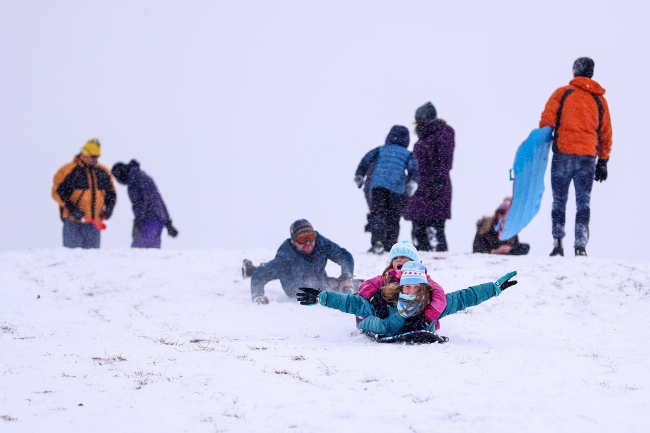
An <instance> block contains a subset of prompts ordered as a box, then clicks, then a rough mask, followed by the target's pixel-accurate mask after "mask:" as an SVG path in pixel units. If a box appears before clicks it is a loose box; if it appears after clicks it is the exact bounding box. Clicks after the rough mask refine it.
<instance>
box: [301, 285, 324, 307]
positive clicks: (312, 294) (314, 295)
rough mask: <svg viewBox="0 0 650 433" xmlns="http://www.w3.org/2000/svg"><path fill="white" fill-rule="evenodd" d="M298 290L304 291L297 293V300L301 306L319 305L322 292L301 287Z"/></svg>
mask: <svg viewBox="0 0 650 433" xmlns="http://www.w3.org/2000/svg"><path fill="white" fill-rule="evenodd" d="M298 290H302V292H298V293H296V299H297V300H298V302H300V305H315V304H318V295H320V294H321V292H322V290H320V289H312V288H309V287H300V288H299V289H298Z"/></svg>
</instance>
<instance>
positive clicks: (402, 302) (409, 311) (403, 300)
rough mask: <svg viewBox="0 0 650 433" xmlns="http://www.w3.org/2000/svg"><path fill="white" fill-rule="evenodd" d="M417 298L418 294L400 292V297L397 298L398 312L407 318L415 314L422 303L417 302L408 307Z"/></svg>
mask: <svg viewBox="0 0 650 433" xmlns="http://www.w3.org/2000/svg"><path fill="white" fill-rule="evenodd" d="M416 299H417V296H416V295H405V294H404V293H400V294H399V298H398V299H397V312H398V313H399V315H400V316H402V317H404V318H405V319H406V318H409V317H411V316H414V315H415V313H416V312H417V311H418V310H419V309H420V304H419V303H415V304H413V305H411V306H410V307H408V305H409V304H410V303H411V302H413V301H414V300H416Z"/></svg>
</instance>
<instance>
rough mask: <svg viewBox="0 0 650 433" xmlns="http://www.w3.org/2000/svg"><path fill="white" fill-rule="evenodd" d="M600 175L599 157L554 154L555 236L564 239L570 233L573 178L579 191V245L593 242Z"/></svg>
mask: <svg viewBox="0 0 650 433" xmlns="http://www.w3.org/2000/svg"><path fill="white" fill-rule="evenodd" d="M595 174H596V157H595V156H581V155H567V154H564V153H555V154H553V162H552V163H551V187H552V189H553V209H552V211H551V219H552V220H553V229H552V230H553V237H554V238H563V237H564V236H565V235H566V233H565V231H564V225H565V223H566V202H567V200H568V198H569V185H570V184H571V181H572V180H573V186H574V188H575V190H576V208H577V212H576V227H575V231H576V233H575V245H574V246H575V247H576V248H577V247H586V246H587V242H588V241H589V219H590V218H591V209H590V207H589V202H590V201H591V187H592V186H593V184H594V176H595Z"/></svg>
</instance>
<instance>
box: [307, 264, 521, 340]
mask: <svg viewBox="0 0 650 433" xmlns="http://www.w3.org/2000/svg"><path fill="white" fill-rule="evenodd" d="M515 275H517V272H516V271H515V272H510V273H508V274H506V275H504V276H503V277H501V278H499V279H498V280H497V281H496V282H494V283H484V284H479V285H477V286H471V287H468V288H467V289H463V290H458V291H455V292H451V293H448V294H447V307H445V310H444V311H443V312H442V314H441V315H440V317H438V320H440V319H442V318H443V317H445V316H449V315H451V314H454V313H457V312H459V311H463V310H465V309H466V308H469V307H474V306H476V305H479V304H480V303H482V302H484V301H487V300H488V299H490V298H492V297H494V296H499V295H500V294H501V291H503V290H505V289H507V288H508V287H510V286H514V285H515V284H517V281H510V279H511V278H512V277H514V276H515ZM393 289H394V288H392V287H391V286H386V287H384V288H382V296H383V297H384V299H385V300H386V301H387V303H388V315H387V317H386V318H385V319H382V318H380V317H379V316H378V314H377V312H376V311H375V308H374V307H373V306H372V305H371V304H370V302H368V301H367V300H366V299H364V298H362V297H361V296H356V295H347V294H341V293H332V292H328V291H321V290H318V289H313V288H307V287H301V288H300V290H301V291H300V292H298V293H297V294H296V297H297V299H298V301H300V304H301V305H315V304H320V305H323V306H325V307H329V308H334V309H336V310H339V311H342V312H344V313H349V314H354V315H356V316H365V319H363V320H362V321H361V322H359V324H358V325H357V327H358V328H359V329H360V330H361V331H364V332H370V333H373V334H377V335H378V336H388V337H390V336H394V335H398V334H402V333H405V332H410V331H416V330H426V331H430V332H435V323H436V322H433V323H431V322H429V321H427V320H424V309H425V308H426V307H427V305H428V303H427V300H428V302H430V300H431V286H430V285H429V284H428V282H427V278H426V268H425V267H424V265H423V264H421V263H417V262H407V263H405V264H404V265H403V266H402V278H401V279H400V285H399V286H398V287H397V290H393Z"/></svg>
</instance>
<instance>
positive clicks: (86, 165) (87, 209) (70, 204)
mask: <svg viewBox="0 0 650 433" xmlns="http://www.w3.org/2000/svg"><path fill="white" fill-rule="evenodd" d="M100 155H101V145H100V143H99V140H98V139H97V138H92V139H90V140H88V141H87V142H86V144H85V145H84V147H83V149H82V151H81V153H80V154H79V155H77V156H75V157H74V159H73V160H72V162H70V163H68V164H66V165H64V166H63V167H61V168H60V169H59V171H57V173H56V174H55V175H54V186H53V187H52V197H53V198H54V200H55V201H56V202H57V203H58V204H59V211H60V213H61V220H63V246H64V247H68V248H99V240H100V235H99V229H100V228H101V227H102V226H103V220H107V219H109V218H110V217H111V214H112V213H113V208H114V207H115V202H116V195H115V187H114V186H113V179H112V178H111V172H110V170H109V169H108V168H106V167H104V166H103V165H101V164H98V162H97V159H98V158H99V156H100Z"/></svg>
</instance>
